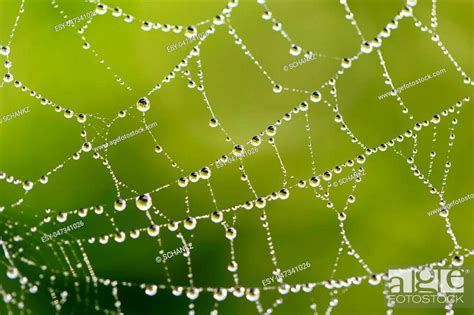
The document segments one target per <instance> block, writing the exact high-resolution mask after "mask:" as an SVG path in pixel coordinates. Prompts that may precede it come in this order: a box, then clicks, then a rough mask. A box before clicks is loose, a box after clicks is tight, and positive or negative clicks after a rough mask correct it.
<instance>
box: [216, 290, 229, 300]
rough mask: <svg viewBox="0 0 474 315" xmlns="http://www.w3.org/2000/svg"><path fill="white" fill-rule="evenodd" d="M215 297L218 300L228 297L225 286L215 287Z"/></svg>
mask: <svg viewBox="0 0 474 315" xmlns="http://www.w3.org/2000/svg"><path fill="white" fill-rule="evenodd" d="M213 296H214V299H216V300H217V301H224V300H225V298H226V297H227V290H226V289H224V288H216V289H214V295H213Z"/></svg>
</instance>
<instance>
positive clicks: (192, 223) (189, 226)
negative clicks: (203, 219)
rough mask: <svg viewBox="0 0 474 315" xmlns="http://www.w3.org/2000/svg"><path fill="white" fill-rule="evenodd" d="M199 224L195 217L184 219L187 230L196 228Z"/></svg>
mask: <svg viewBox="0 0 474 315" xmlns="http://www.w3.org/2000/svg"><path fill="white" fill-rule="evenodd" d="M196 225H197V220H196V219H195V218H193V217H189V218H186V219H185V220H184V228H185V229H187V230H194V229H195V228H196Z"/></svg>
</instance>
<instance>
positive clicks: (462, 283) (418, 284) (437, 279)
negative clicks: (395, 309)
mask: <svg viewBox="0 0 474 315" xmlns="http://www.w3.org/2000/svg"><path fill="white" fill-rule="evenodd" d="M470 271H471V270H470V269H467V268H464V269H461V268H434V269H428V268H426V269H422V270H406V269H390V270H389V272H388V281H387V288H388V291H389V294H388V299H389V301H390V302H391V303H392V304H394V305H410V306H411V307H413V306H422V307H430V306H437V305H439V304H447V303H448V304H455V305H457V306H459V307H463V306H464V307H468V306H469V305H467V304H471V303H470V302H472V295H471V293H472V292H471V291H472V285H470V287H471V288H470V290H468V288H469V285H468V284H469V282H470V281H469V279H471V278H470V277H469V276H470ZM470 295H471V296H470ZM467 300H471V301H467Z"/></svg>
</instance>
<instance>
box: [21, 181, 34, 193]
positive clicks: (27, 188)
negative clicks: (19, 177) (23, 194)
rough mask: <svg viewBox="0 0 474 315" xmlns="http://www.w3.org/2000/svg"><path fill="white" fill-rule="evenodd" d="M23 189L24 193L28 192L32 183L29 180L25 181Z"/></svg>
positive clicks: (31, 187)
mask: <svg viewBox="0 0 474 315" xmlns="http://www.w3.org/2000/svg"><path fill="white" fill-rule="evenodd" d="M23 189H24V190H26V191H29V190H31V189H33V182H32V181H30V180H25V181H24V182H23Z"/></svg>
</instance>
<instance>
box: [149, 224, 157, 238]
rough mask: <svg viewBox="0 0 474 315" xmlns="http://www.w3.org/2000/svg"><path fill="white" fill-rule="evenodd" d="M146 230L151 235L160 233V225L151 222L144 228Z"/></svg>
mask: <svg viewBox="0 0 474 315" xmlns="http://www.w3.org/2000/svg"><path fill="white" fill-rule="evenodd" d="M146 232H147V233H148V235H150V236H151V237H155V236H157V235H158V234H160V227H159V226H158V225H155V224H152V225H150V226H149V227H148V228H147V229H146Z"/></svg>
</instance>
